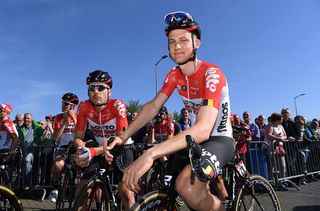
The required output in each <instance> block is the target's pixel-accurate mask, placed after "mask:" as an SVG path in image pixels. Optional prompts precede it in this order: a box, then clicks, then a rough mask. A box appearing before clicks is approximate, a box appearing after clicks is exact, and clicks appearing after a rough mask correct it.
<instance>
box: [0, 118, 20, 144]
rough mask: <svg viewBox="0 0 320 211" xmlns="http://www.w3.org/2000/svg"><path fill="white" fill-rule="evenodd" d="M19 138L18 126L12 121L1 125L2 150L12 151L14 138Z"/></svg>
mask: <svg viewBox="0 0 320 211" xmlns="http://www.w3.org/2000/svg"><path fill="white" fill-rule="evenodd" d="M14 137H18V131H17V129H16V126H15V125H14V124H13V122H12V121H11V120H10V119H6V120H3V121H2V122H1V123H0V149H10V147H11V143H12V138H14Z"/></svg>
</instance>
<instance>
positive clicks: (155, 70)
mask: <svg viewBox="0 0 320 211" xmlns="http://www.w3.org/2000/svg"><path fill="white" fill-rule="evenodd" d="M167 57H168V56H167V55H163V56H162V57H161V58H160V59H159V60H158V61H157V63H156V64H155V65H154V72H155V76H156V95H157V93H158V70H157V66H158V64H159V63H160V62H161V61H162V60H163V59H165V58H167Z"/></svg>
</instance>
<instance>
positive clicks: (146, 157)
mask: <svg viewBox="0 0 320 211" xmlns="http://www.w3.org/2000/svg"><path fill="white" fill-rule="evenodd" d="M165 22H166V28H165V32H166V35H167V37H168V49H169V53H170V57H171V59H172V60H173V61H174V62H175V63H177V64H178V66H176V67H174V68H172V69H171V70H170V71H169V73H168V74H167V76H166V78H165V80H164V84H163V86H162V88H161V90H160V91H159V92H158V94H157V95H156V97H155V98H154V99H153V100H151V101H150V102H148V103H146V104H145V105H144V106H143V108H142V110H141V112H140V113H139V114H138V116H137V118H136V119H135V121H133V122H132V123H131V124H130V126H129V128H128V130H126V131H125V132H124V133H123V134H122V135H121V136H120V137H117V138H116V139H115V141H114V142H113V143H111V144H110V145H109V146H107V144H108V143H105V145H104V148H105V154H106V157H107V159H110V160H111V159H112V156H111V155H110V152H109V150H110V149H111V148H113V146H114V145H115V144H121V143H122V142H125V141H126V140H127V139H128V138H129V137H130V136H131V135H132V134H134V133H135V132H136V131H137V130H138V129H139V128H141V127H142V126H143V125H145V123H146V122H148V121H150V120H151V119H152V118H153V117H154V116H155V115H156V114H157V113H158V110H159V109H160V108H161V106H162V105H163V104H164V103H165V102H166V101H167V100H168V98H169V97H170V95H171V94H172V92H173V91H174V89H177V90H178V92H179V94H180V95H181V97H182V100H183V102H184V105H185V107H186V109H187V111H188V113H189V116H190V120H191V124H192V125H191V127H190V128H187V129H186V130H184V131H182V132H181V133H180V134H178V135H176V136H174V137H172V138H171V139H169V140H167V141H165V142H162V143H160V144H157V145H156V146H154V147H153V148H150V149H149V150H147V151H146V152H145V153H144V154H142V155H141V156H140V157H139V158H138V159H137V160H136V161H134V162H133V163H132V164H131V165H130V166H129V167H127V168H126V170H125V174H124V176H123V181H124V183H125V184H126V185H127V186H128V187H129V188H130V189H131V190H133V191H135V192H137V191H138V190H139V184H138V181H139V179H140V178H141V177H142V175H144V174H145V173H146V172H147V171H148V170H149V169H150V168H151V166H152V164H153V162H154V160H155V159H158V158H160V157H162V156H164V155H168V154H172V153H175V152H177V151H179V150H182V149H184V148H186V147H187V143H186V140H185V137H186V135H192V136H193V137H194V138H195V140H196V141H197V142H198V143H200V144H201V146H202V150H203V151H202V157H201V160H202V168H203V169H205V173H206V174H207V175H208V177H211V178H212V179H213V178H216V177H217V175H219V173H220V171H221V168H222V167H223V166H224V165H225V164H226V163H228V162H229V161H230V160H231V159H232V157H233V155H234V140H233V138H232V127H231V123H230V102H229V92H228V85H227V81H226V78H225V75H224V73H223V72H222V71H221V70H220V68H219V67H217V66H215V65H213V64H209V63H207V62H204V61H201V60H199V59H198V58H197V56H196V53H197V49H199V48H200V45H201V41H200V39H201V33H200V28H199V25H198V24H197V23H196V22H195V20H194V18H193V17H192V16H191V15H190V14H189V13H186V12H182V11H178V12H173V13H170V14H167V15H166V16H165ZM190 177H191V167H190V165H189V164H188V165H186V166H185V167H184V168H183V170H182V171H181V173H180V174H179V176H178V178H177V180H176V184H175V185H176V190H177V192H178V193H179V195H180V197H181V198H182V199H183V200H184V201H185V202H186V203H187V204H188V205H189V206H190V207H191V208H193V209H195V210H205V211H208V210H224V207H223V204H222V203H221V201H220V200H219V199H218V198H217V197H215V196H213V195H212V194H211V193H210V191H209V190H208V188H207V186H208V181H206V180H205V181H200V180H199V179H198V178H196V180H195V182H194V183H193V184H191V182H188V181H190Z"/></svg>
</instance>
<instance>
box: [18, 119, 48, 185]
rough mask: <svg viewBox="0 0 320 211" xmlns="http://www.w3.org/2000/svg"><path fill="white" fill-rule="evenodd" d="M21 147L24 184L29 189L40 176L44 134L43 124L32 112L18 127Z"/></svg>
mask: <svg viewBox="0 0 320 211" xmlns="http://www.w3.org/2000/svg"><path fill="white" fill-rule="evenodd" d="M18 132H19V140H20V147H21V149H22V175H23V186H22V187H24V188H25V189H28V188H29V186H30V185H31V178H32V182H33V183H36V181H37V177H38V160H39V148H38V146H39V145H40V141H41V136H42V128H41V125H40V124H39V123H38V122H37V121H34V120H33V118H32V114H31V113H26V114H25V115H24V123H23V125H22V126H21V127H18Z"/></svg>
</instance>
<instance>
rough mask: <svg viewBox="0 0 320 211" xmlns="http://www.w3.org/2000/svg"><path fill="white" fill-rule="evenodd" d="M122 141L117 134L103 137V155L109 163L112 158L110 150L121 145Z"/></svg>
mask: <svg viewBox="0 0 320 211" xmlns="http://www.w3.org/2000/svg"><path fill="white" fill-rule="evenodd" d="M112 139H113V140H112ZM122 143H123V141H122V139H121V138H120V137H118V136H116V137H111V138H109V139H105V140H104V141H103V153H104V157H105V158H106V160H107V162H108V163H109V164H111V162H112V160H113V155H112V154H111V153H110V150H112V149H113V147H114V146H116V145H121V144H122Z"/></svg>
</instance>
